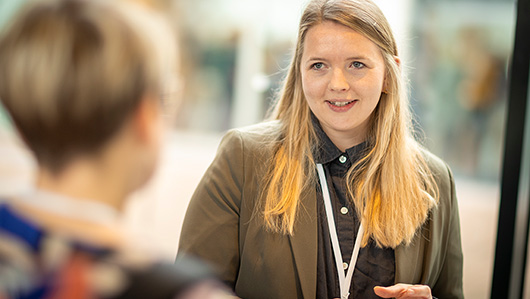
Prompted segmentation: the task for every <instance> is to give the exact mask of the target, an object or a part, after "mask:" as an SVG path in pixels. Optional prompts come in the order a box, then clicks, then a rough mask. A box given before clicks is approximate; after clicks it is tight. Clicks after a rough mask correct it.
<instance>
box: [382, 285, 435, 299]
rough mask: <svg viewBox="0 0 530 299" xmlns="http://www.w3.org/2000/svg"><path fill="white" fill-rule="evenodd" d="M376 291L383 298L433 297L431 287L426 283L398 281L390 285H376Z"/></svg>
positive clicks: (425, 298) (429, 298) (428, 298)
mask: <svg viewBox="0 0 530 299" xmlns="http://www.w3.org/2000/svg"><path fill="white" fill-rule="evenodd" d="M374 292H375V294H376V295H377V296H379V297H381V298H396V299H405V298H424V299H432V295H431V288H430V287H429V286H426V285H419V284H417V285H411V284H404V283H398V284H396V285H393V286H390V287H386V288H385V287H375V288H374Z"/></svg>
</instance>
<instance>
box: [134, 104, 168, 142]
mask: <svg viewBox="0 0 530 299" xmlns="http://www.w3.org/2000/svg"><path fill="white" fill-rule="evenodd" d="M161 114H162V112H161V107H160V103H159V101H158V99H156V98H155V97H153V96H150V95H144V96H143V97H142V99H141V101H140V103H138V107H136V110H135V111H134V115H133V119H132V121H133V123H134V124H133V126H134V129H135V131H136V135H137V137H138V138H139V141H140V142H147V143H151V142H153V141H155V140H157V139H158V138H159V132H158V131H159V128H160V126H159V125H160V119H161V117H162V116H161Z"/></svg>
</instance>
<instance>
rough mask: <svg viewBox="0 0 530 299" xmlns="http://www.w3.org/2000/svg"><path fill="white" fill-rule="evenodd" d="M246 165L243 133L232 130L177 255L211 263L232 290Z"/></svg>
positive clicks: (189, 216)
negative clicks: (241, 134)
mask: <svg viewBox="0 0 530 299" xmlns="http://www.w3.org/2000/svg"><path fill="white" fill-rule="evenodd" d="M243 162H244V160H243V142H242V138H241V136H240V133H239V132H238V131H230V132H228V133H227V134H226V135H225V136H224V137H223V139H222V141H221V144H220V145H219V148H218V151H217V155H216V157H215V159H214V161H213V162H212V164H211V165H210V167H209V168H208V170H207V171H206V173H205V174H204V176H203V178H202V180H201V181H200V183H199V185H198V187H197V189H196V190H195V193H194V194H193V196H192V198H191V200H190V203H189V206H188V210H187V212H186V216H185V218H184V223H183V226H182V232H181V236H180V241H179V250H178V254H177V259H178V258H179V256H181V255H191V256H193V257H195V258H199V259H201V260H203V261H205V262H207V263H209V264H211V265H212V266H213V267H214V268H215V269H217V270H218V273H219V277H220V279H221V280H223V281H224V282H225V283H227V284H228V285H229V286H231V287H232V288H234V284H235V281H236V278H237V273H238V271H239V259H240V256H239V221H240V207H241V205H240V204H241V194H242V191H241V190H242V188H243V183H244V175H243V173H244V172H243V171H244V165H243V164H244V163H243Z"/></svg>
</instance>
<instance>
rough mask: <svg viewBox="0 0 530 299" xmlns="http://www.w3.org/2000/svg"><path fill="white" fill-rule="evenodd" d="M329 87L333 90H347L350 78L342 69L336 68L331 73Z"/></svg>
mask: <svg viewBox="0 0 530 299" xmlns="http://www.w3.org/2000/svg"><path fill="white" fill-rule="evenodd" d="M329 88H330V89H331V90H332V91H346V90H348V89H349V88H350V85H349V83H348V80H347V79H346V76H345V74H344V71H343V70H341V69H334V70H333V72H332V73H331V79H330V82H329Z"/></svg>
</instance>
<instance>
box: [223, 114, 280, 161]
mask: <svg viewBox="0 0 530 299" xmlns="http://www.w3.org/2000/svg"><path fill="white" fill-rule="evenodd" d="M281 132H282V125H281V123H280V122H279V121H268V122H262V123H259V124H256V125H252V126H247V127H242V128H236V129H231V130H230V131H228V132H227V133H226V134H225V135H224V137H223V139H222V140H221V143H220V145H219V152H223V151H229V152H232V153H234V151H237V150H240V151H244V152H245V153H248V152H257V153H260V154H265V153H266V152H268V151H270V150H271V149H272V148H274V146H275V145H276V144H277V142H278V141H279V140H280V136H281Z"/></svg>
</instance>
